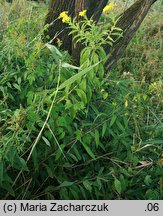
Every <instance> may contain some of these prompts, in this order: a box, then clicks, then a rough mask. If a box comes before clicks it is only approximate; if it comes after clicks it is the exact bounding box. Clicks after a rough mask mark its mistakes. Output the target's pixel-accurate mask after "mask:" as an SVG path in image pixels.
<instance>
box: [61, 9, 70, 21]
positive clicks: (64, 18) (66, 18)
mask: <svg viewBox="0 0 163 216" xmlns="http://www.w3.org/2000/svg"><path fill="white" fill-rule="evenodd" d="M58 19H62V22H63V23H69V22H70V19H71V18H70V17H69V16H68V11H63V12H62V13H60V15H59V17H58Z"/></svg>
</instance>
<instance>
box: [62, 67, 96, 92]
mask: <svg viewBox="0 0 163 216" xmlns="http://www.w3.org/2000/svg"><path fill="white" fill-rule="evenodd" d="M98 64H99V63H96V64H94V65H92V66H90V67H88V68H86V69H84V70H82V71H80V72H79V73H77V74H75V75H74V76H72V77H70V78H69V79H68V80H66V81H65V82H63V83H62V84H61V85H60V86H59V88H58V89H59V90H62V89H63V88H65V87H66V86H67V85H71V84H72V83H74V82H75V81H77V80H78V79H80V78H81V77H82V76H83V75H85V74H86V73H88V72H89V71H90V70H92V69H93V68H94V67H95V66H97V65H98Z"/></svg>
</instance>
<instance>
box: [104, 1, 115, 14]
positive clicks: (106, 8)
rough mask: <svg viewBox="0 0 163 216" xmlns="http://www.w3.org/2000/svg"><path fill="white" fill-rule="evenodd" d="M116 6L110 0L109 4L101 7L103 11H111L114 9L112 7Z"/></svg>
mask: <svg viewBox="0 0 163 216" xmlns="http://www.w3.org/2000/svg"><path fill="white" fill-rule="evenodd" d="M115 6H116V4H114V3H113V2H111V3H110V4H108V5H106V6H105V7H104V9H103V13H106V12H108V11H111V10H113V9H114V7H115Z"/></svg>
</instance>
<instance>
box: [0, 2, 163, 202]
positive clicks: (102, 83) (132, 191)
mask: <svg viewBox="0 0 163 216" xmlns="http://www.w3.org/2000/svg"><path fill="white" fill-rule="evenodd" d="M123 5H124V4H123ZM160 7H161V5H159V8H160ZM120 8H122V7H120ZM0 10H1V13H0V14H1V16H0V23H1V24H0V50H1V51H0V198H1V199H13V198H14V199H162V198H163V179H162V177H163V171H162V170H163V169H162V165H163V158H162V157H163V155H162V145H163V122H162V120H163V113H162V110H163V109H162V108H163V98H162V95H163V84H162V69H163V67H162V63H161V62H162V60H163V59H162V58H163V55H162V53H163V45H162V41H163V23H162V22H161V19H160V18H159V16H160V15H159V14H158V6H157V5H156V6H155V7H153V8H152V10H151V12H150V14H149V16H148V17H147V18H146V20H145V22H144V23H143V25H142V26H141V28H140V30H139V31H138V32H137V34H136V36H135V37H134V39H133V40H132V43H131V44H130V46H129V47H128V49H127V51H126V54H125V56H124V57H123V58H122V59H121V60H120V61H119V63H118V65H117V67H116V68H114V69H113V70H112V71H110V73H109V75H108V76H107V77H105V78H103V64H102V63H101V59H102V55H104V56H103V57H105V53H103V52H102V51H101V52H99V53H98V52H97V53H96V52H95V53H94V54H92V59H91V62H89V64H88V65H87V66H85V67H84V68H83V67H80V68H76V67H74V66H73V65H72V64H71V59H70V56H69V55H68V54H67V52H64V51H61V50H58V49H57V48H56V47H54V46H52V45H49V44H44V43H43V42H42V33H43V29H44V28H43V23H44V18H45V16H46V13H47V5H46V4H44V3H39V4H38V3H36V2H27V1H25V0H15V1H14V2H13V4H12V5H10V4H7V3H5V2H2V3H1V7H0ZM117 10H119V9H117ZM102 19H103V20H105V21H106V20H107V19H106V18H105V17H102ZM151 21H152V25H149V23H151ZM40 29H41V30H40ZM87 54H88V56H90V55H89V54H90V53H89V50H88V51H87V53H86V54H84V52H83V55H82V58H83V59H82V58H81V63H82V62H85V60H84V59H87V56H85V55H87ZM77 71H78V73H77Z"/></svg>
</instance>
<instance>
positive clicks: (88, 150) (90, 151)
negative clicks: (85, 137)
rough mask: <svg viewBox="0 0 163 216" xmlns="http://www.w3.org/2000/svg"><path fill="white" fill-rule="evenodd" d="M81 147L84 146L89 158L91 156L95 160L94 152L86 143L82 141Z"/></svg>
mask: <svg viewBox="0 0 163 216" xmlns="http://www.w3.org/2000/svg"><path fill="white" fill-rule="evenodd" d="M82 144H83V147H84V148H85V150H86V151H87V153H88V154H89V155H90V156H91V158H93V159H94V160H96V157H95V155H94V153H93V152H92V150H91V149H90V148H89V147H88V145H86V144H85V143H83V142H82Z"/></svg>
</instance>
